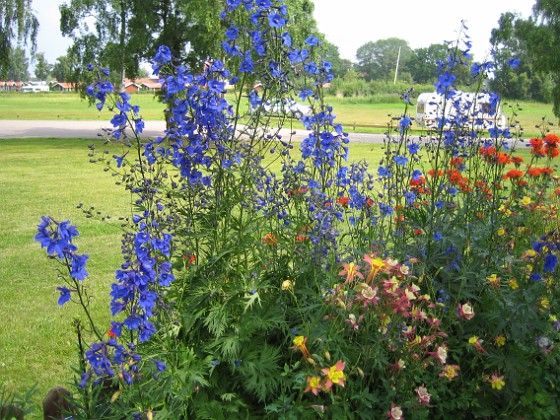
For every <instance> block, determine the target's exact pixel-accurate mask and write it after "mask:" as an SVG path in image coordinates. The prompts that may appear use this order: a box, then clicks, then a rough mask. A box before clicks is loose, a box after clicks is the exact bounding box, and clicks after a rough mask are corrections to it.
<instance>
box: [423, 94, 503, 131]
mask: <svg viewBox="0 0 560 420" xmlns="http://www.w3.org/2000/svg"><path fill="white" fill-rule="evenodd" d="M441 119H444V120H445V121H444V124H443V127H444V128H449V127H451V126H452V125H453V123H455V124H458V123H459V121H460V125H461V126H462V127H465V128H471V127H472V128H474V129H486V130H487V129H489V128H492V127H494V126H497V127H498V128H501V129H503V128H504V127H506V124H507V119H506V118H505V117H504V115H502V108H501V106H500V105H499V104H498V106H497V107H496V110H495V112H494V113H492V105H491V103H490V94H488V93H471V92H461V91H455V94H454V95H453V96H452V97H451V98H447V99H446V98H445V97H444V96H443V95H440V94H438V93H436V92H428V93H421V94H420V95H418V98H417V100H416V124H417V125H418V126H420V127H422V128H438V125H440V123H439V121H441Z"/></svg>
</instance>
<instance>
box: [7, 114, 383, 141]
mask: <svg viewBox="0 0 560 420" xmlns="http://www.w3.org/2000/svg"><path fill="white" fill-rule="evenodd" d="M144 123H145V127H144V132H143V133H142V137H143V138H151V139H155V138H156V137H158V136H163V135H164V133H165V122H164V121H160V120H154V121H151V120H150V121H144ZM111 128H112V125H111V124H110V123H109V121H104V120H101V119H100V120H93V121H67V120H0V139H17V138H84V139H103V138H105V137H107V136H108V135H109V134H110V133H109V131H110V130H111ZM282 136H283V138H284V139H288V138H289V136H290V132H289V131H288V130H286V129H284V130H282ZM306 136H307V132H306V131H305V130H295V134H294V135H293V136H292V140H295V141H301V140H303V139H304V138H305V137H306ZM349 138H350V141H353V142H359V143H383V139H384V138H385V135H383V134H365V133H352V132H350V133H349Z"/></svg>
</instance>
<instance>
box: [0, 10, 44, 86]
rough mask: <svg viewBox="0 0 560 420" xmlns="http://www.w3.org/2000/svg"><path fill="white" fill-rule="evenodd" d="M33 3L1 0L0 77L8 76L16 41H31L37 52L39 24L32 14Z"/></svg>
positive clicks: (33, 49)
mask: <svg viewBox="0 0 560 420" xmlns="http://www.w3.org/2000/svg"><path fill="white" fill-rule="evenodd" d="M31 1H32V0H0V76H6V75H7V72H8V68H9V67H10V57H12V54H11V53H10V51H12V49H13V43H14V41H17V42H18V43H20V42H21V41H23V42H24V43H26V42H27V41H30V42H31V49H32V53H34V52H35V46H36V40H37V31H38V29H39V22H38V20H37V18H36V17H35V15H33V13H32V12H31Z"/></svg>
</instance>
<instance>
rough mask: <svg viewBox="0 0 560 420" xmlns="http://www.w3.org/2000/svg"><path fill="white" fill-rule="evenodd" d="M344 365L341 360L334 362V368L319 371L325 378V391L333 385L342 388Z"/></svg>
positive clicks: (344, 377)
mask: <svg viewBox="0 0 560 420" xmlns="http://www.w3.org/2000/svg"><path fill="white" fill-rule="evenodd" d="M345 366H346V365H345V363H344V362H343V361H342V360H339V361H338V362H336V364H335V365H334V366H331V367H330V368H324V369H322V370H321V372H322V373H323V375H325V376H326V378H325V390H327V391H328V390H329V389H331V388H332V386H333V385H338V386H342V387H343V386H344V380H345V379H346V375H345V374H344V367H345Z"/></svg>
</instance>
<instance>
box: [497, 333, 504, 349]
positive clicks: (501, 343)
mask: <svg viewBox="0 0 560 420" xmlns="http://www.w3.org/2000/svg"><path fill="white" fill-rule="evenodd" d="M495 341H496V345H497V346H498V347H502V346H504V345H505V344H506V338H505V337H504V336H503V335H499V336H497V337H496V340H495Z"/></svg>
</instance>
